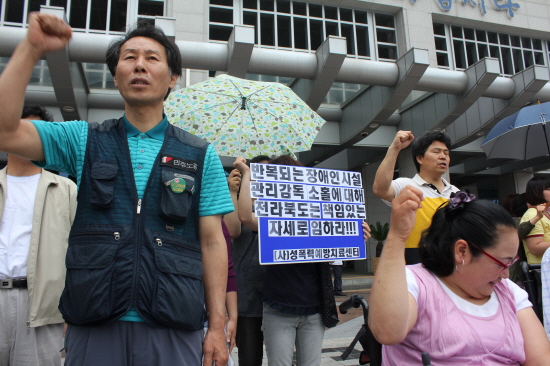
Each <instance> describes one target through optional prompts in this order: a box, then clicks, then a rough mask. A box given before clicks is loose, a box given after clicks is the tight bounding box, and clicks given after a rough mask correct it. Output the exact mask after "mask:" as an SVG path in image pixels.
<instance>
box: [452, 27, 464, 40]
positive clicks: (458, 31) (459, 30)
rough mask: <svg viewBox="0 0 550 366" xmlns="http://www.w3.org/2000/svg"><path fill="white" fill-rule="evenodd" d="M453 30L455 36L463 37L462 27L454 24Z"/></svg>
mask: <svg viewBox="0 0 550 366" xmlns="http://www.w3.org/2000/svg"><path fill="white" fill-rule="evenodd" d="M451 31H452V33H453V37H455V38H463V37H462V27H457V26H456V25H453V26H452V27H451Z"/></svg>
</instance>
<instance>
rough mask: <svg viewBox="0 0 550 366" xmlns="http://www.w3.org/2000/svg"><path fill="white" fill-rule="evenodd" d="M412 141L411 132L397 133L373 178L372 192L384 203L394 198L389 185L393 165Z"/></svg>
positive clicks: (393, 168)
mask: <svg viewBox="0 0 550 366" xmlns="http://www.w3.org/2000/svg"><path fill="white" fill-rule="evenodd" d="M413 139H414V136H413V134H412V132H411V131H398V132H397V134H396V135H395V138H394V139H393V142H392V144H391V145H390V147H389V148H388V152H387V153H386V156H385V157H384V160H382V162H381V163H380V166H379V167H378V170H377V171H376V175H375V177H374V184H373V186H372V191H373V192H374V194H375V195H376V196H377V197H379V198H382V199H384V200H386V201H391V200H393V198H394V197H395V190H394V189H393V187H392V185H391V182H392V180H393V172H394V170H395V163H396V162H397V157H398V156H399V152H400V151H401V150H403V149H404V148H406V147H407V146H409V145H410V144H411V142H412V140H413Z"/></svg>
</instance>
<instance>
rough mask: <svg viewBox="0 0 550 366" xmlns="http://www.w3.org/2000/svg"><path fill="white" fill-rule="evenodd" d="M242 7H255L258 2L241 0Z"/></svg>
mask: <svg viewBox="0 0 550 366" xmlns="http://www.w3.org/2000/svg"><path fill="white" fill-rule="evenodd" d="M243 7H244V8H245V9H257V8H258V3H257V1H256V0H243Z"/></svg>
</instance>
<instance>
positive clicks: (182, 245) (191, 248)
mask: <svg viewBox="0 0 550 366" xmlns="http://www.w3.org/2000/svg"><path fill="white" fill-rule="evenodd" d="M155 242H156V243H157V245H158V246H159V247H161V246H162V245H163V244H164V243H168V244H171V245H175V246H178V247H182V248H185V249H189V250H192V251H194V252H197V253H201V250H200V249H197V248H193V247H191V246H189V245H185V244H180V243H176V242H173V241H166V240H165V241H164V242H163V241H162V239H160V238H156V239H155Z"/></svg>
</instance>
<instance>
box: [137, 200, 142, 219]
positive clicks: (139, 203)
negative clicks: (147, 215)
mask: <svg viewBox="0 0 550 366" xmlns="http://www.w3.org/2000/svg"><path fill="white" fill-rule="evenodd" d="M140 213H141V198H140V199H138V203H137V214H138V215H139V214H140Z"/></svg>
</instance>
